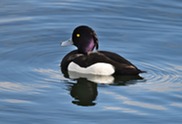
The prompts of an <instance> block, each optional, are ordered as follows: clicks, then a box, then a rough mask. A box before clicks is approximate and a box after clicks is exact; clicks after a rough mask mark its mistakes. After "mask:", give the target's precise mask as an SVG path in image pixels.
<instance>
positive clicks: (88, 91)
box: [70, 78, 98, 106]
mask: <svg viewBox="0 0 182 124" xmlns="http://www.w3.org/2000/svg"><path fill="white" fill-rule="evenodd" d="M97 94H98V92H97V84H96V83H93V82H91V81H88V80H87V79H84V78H80V79H77V83H76V84H73V85H72V86H71V88H70V95H71V96H72V97H73V98H74V99H75V100H73V101H72V103H74V104H77V105H82V106H93V105H95V102H94V100H95V99H96V97H97Z"/></svg>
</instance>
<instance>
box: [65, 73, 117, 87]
mask: <svg viewBox="0 0 182 124" xmlns="http://www.w3.org/2000/svg"><path fill="white" fill-rule="evenodd" d="M68 74H69V77H70V78H71V79H79V78H86V79H87V80H89V81H92V82H94V83H103V84H112V83H113V82H114V77H113V76H101V75H91V74H79V73H76V72H71V71H70V72H68Z"/></svg>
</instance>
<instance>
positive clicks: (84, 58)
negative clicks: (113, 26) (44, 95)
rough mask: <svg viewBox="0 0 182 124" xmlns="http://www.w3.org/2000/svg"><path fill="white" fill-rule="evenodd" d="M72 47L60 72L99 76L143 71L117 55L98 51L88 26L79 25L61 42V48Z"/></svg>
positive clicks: (97, 45)
mask: <svg viewBox="0 0 182 124" xmlns="http://www.w3.org/2000/svg"><path fill="white" fill-rule="evenodd" d="M69 45H74V46H76V47H77V49H76V50H73V51H71V52H69V53H68V54H67V55H66V56H65V57H64V58H63V59H62V61H61V64H60V66H61V71H62V72H63V73H66V72H75V73H79V74H90V75H100V76H110V75H139V74H140V73H143V72H144V71H141V70H140V69H138V68H137V67H136V66H135V65H133V64H132V63H131V62H130V61H128V60H126V59H125V58H123V57H122V56H120V55H119V54H117V53H114V52H109V51H104V50H98V49H99V44H98V37H97V34H96V32H95V31H94V30H93V29H92V28H91V27H89V26H86V25H80V26H78V27H76V28H75V29H74V30H73V33H72V37H71V38H70V39H68V40H66V41H63V42H61V46H69Z"/></svg>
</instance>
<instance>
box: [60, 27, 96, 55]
mask: <svg viewBox="0 0 182 124" xmlns="http://www.w3.org/2000/svg"><path fill="white" fill-rule="evenodd" d="M72 44H73V45H75V46H76V47H77V48H78V52H79V53H83V54H87V53H88V52H90V51H93V50H94V48H96V49H98V47H99V46H98V38H97V35H96V33H95V31H94V30H93V29H92V28H90V27H88V26H78V27H76V28H75V29H74V31H73V34H72V38H70V39H69V40H67V41H64V42H62V43H61V46H68V45H72Z"/></svg>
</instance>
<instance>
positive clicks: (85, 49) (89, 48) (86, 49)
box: [78, 40, 95, 54]
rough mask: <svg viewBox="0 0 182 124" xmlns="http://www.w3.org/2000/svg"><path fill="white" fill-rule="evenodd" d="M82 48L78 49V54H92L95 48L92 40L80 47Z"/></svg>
mask: <svg viewBox="0 0 182 124" xmlns="http://www.w3.org/2000/svg"><path fill="white" fill-rule="evenodd" d="M82 47H83V48H81V49H78V51H79V52H80V53H83V54H88V53H90V52H92V51H93V50H94V47H95V43H94V40H90V42H89V43H88V44H87V45H85V46H82Z"/></svg>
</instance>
